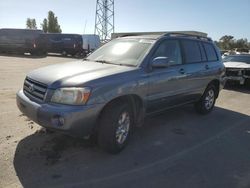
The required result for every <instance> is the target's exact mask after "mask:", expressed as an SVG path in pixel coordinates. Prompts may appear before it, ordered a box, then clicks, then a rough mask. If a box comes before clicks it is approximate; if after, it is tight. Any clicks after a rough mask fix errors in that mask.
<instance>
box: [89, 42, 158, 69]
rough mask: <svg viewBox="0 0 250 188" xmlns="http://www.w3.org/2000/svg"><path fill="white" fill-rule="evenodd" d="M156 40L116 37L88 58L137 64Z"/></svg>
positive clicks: (98, 60) (106, 61) (119, 63)
mask: <svg viewBox="0 0 250 188" xmlns="http://www.w3.org/2000/svg"><path fill="white" fill-rule="evenodd" d="M153 42H154V40H149V39H116V40H112V41H110V42H109V43H107V44H105V45H104V46H102V47H101V48H99V49H98V50H96V51H95V52H93V53H92V54H91V55H89V56H88V57H87V59H86V60H90V61H96V62H101V63H111V64H117V65H127V66H137V65H138V64H139V63H140V62H141V60H142V59H143V57H144V56H145V54H146V52H147V51H148V50H149V48H150V46H151V45H152V43H153Z"/></svg>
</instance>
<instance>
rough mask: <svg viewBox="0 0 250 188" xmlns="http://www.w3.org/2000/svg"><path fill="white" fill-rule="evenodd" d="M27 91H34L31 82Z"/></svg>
mask: <svg viewBox="0 0 250 188" xmlns="http://www.w3.org/2000/svg"><path fill="white" fill-rule="evenodd" d="M29 91H30V92H31V93H32V92H33V91H34V85H33V84H30V86H29Z"/></svg>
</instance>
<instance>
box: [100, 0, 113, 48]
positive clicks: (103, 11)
mask: <svg viewBox="0 0 250 188" xmlns="http://www.w3.org/2000/svg"><path fill="white" fill-rule="evenodd" d="M114 22H115V18H114V0H97V2H96V15H95V34H96V35H99V36H100V39H101V41H102V42H103V43H105V42H108V41H109V40H110V39H111V33H114V30H115V28H114Z"/></svg>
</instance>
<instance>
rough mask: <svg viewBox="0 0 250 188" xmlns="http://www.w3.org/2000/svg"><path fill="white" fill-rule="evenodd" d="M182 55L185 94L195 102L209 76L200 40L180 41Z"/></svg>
mask: <svg viewBox="0 0 250 188" xmlns="http://www.w3.org/2000/svg"><path fill="white" fill-rule="evenodd" d="M181 45H182V51H183V55H184V67H183V69H184V74H185V75H186V86H185V88H186V92H187V93H188V96H189V99H190V100H197V99H198V98H199V97H200V96H201V95H202V93H203V91H204V89H205V87H206V86H207V82H208V80H209V76H208V74H207V71H208V69H209V65H208V64H207V57H206V53H205V50H204V47H203V45H202V42H201V41H200V40H193V39H181Z"/></svg>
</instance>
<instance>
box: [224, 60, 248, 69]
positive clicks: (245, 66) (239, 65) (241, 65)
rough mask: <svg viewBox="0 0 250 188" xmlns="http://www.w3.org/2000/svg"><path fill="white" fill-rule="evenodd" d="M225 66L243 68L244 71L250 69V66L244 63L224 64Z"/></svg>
mask: <svg viewBox="0 0 250 188" xmlns="http://www.w3.org/2000/svg"><path fill="white" fill-rule="evenodd" d="M224 65H225V67H226V68H237V69H239V68H242V69H248V68H250V64H247V63H243V62H224Z"/></svg>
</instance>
